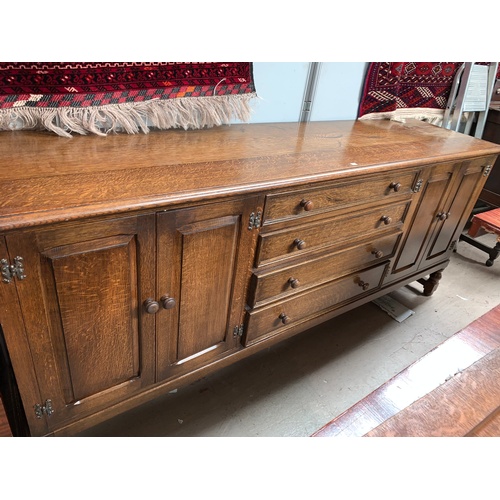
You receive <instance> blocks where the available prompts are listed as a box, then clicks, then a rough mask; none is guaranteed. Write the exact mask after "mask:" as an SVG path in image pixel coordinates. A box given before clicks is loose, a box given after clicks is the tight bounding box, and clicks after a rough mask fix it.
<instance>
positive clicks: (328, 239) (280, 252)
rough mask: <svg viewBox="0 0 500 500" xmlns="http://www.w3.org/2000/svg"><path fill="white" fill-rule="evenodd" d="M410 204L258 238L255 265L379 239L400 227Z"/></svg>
mask: <svg viewBox="0 0 500 500" xmlns="http://www.w3.org/2000/svg"><path fill="white" fill-rule="evenodd" d="M409 204H410V202H406V203H400V204H397V205H388V206H387V205H385V206H383V207H379V208H376V209H372V210H370V211H366V212H356V213H355V215H354V216H353V215H347V216H344V217H336V218H330V219H325V220H320V221H315V222H314V223H309V224H303V225H300V226H293V227H291V228H286V229H282V230H279V231H272V232H269V233H266V234H260V235H259V245H258V249H257V257H256V259H257V260H256V266H260V265H265V264H268V263H270V262H273V261H277V260H281V259H287V258H292V257H297V256H299V255H303V254H307V253H309V252H310V251H313V250H318V249H320V248H323V247H329V246H333V245H338V244H341V243H345V241H346V240H358V241H359V240H360V239H365V238H367V237H370V233H375V234H374V235H372V236H373V237H378V234H380V233H386V232H388V230H390V231H391V232H393V229H394V228H399V227H400V226H401V225H402V223H403V221H404V217H405V215H406V212H407V210H408V206H409Z"/></svg>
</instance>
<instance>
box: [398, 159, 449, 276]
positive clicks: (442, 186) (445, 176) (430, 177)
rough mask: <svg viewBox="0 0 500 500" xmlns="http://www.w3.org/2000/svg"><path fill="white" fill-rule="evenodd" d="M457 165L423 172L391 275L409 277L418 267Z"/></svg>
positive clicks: (439, 166)
mask: <svg viewBox="0 0 500 500" xmlns="http://www.w3.org/2000/svg"><path fill="white" fill-rule="evenodd" d="M453 172H454V165H453V164H452V163H445V164H439V165H436V166H434V167H432V168H430V169H429V170H428V171H427V172H424V175H423V177H422V185H421V191H420V197H419V199H418V200H416V203H417V208H416V210H415V211H414V212H413V216H412V217H411V220H409V221H407V223H409V229H408V232H407V234H406V236H405V238H404V240H403V242H402V247H401V251H400V253H399V255H398V257H397V260H396V262H395V264H394V267H393V271H392V275H393V277H399V275H404V274H408V273H410V272H413V271H414V270H416V269H417V268H418V264H419V262H420V260H421V259H422V256H423V254H424V250H425V248H426V247H427V244H428V242H429V239H430V238H431V235H432V233H433V231H434V229H435V227H436V220H437V214H439V213H440V212H441V211H443V210H444V207H445V203H446V199H447V195H448V191H449V189H450V188H451V185H452V180H453Z"/></svg>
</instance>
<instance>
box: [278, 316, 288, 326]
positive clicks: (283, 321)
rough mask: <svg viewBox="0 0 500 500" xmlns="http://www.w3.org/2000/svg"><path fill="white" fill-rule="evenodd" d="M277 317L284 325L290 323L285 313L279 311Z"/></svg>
mask: <svg viewBox="0 0 500 500" xmlns="http://www.w3.org/2000/svg"><path fill="white" fill-rule="evenodd" d="M279 319H280V320H281V322H282V323H283V324H284V325H286V324H288V323H290V318H289V317H288V316H287V315H286V314H285V313H281V314H280V315H279Z"/></svg>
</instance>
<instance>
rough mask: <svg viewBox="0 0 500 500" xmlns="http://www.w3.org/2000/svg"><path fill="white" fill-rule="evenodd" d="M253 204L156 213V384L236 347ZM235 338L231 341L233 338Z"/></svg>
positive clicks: (233, 203)
mask: <svg viewBox="0 0 500 500" xmlns="http://www.w3.org/2000/svg"><path fill="white" fill-rule="evenodd" d="M258 204H259V199H258V197H249V198H246V199H243V200H234V201H228V202H224V203H215V204H211V205H203V206H199V207H194V208H186V209H181V210H174V211H171V212H164V213H160V214H158V221H157V223H158V226H157V227H158V238H157V256H158V265H157V288H158V289H157V296H158V297H159V300H160V302H161V304H162V307H164V308H165V309H167V310H166V311H164V310H163V311H161V312H160V313H159V314H157V315H156V328H157V339H156V347H157V374H158V380H159V381H161V380H167V379H170V378H174V377H176V376H179V375H182V374H184V373H187V372H190V371H194V370H196V369H198V368H201V367H203V366H204V365H207V364H209V363H211V362H214V361H216V360H217V359H219V358H221V357H224V356H226V355H227V354H229V353H230V352H232V351H233V350H234V349H236V348H237V347H238V345H239V344H240V337H239V326H240V325H241V324H242V322H243V315H244V304H245V293H246V289H247V284H248V281H249V278H250V269H251V263H252V259H253V255H254V251H255V240H256V233H257V230H256V229H253V228H249V220H250V215H251V213H252V212H257V211H258V210H262V209H261V208H260V207H258V206H257V205H258ZM235 333H236V335H235Z"/></svg>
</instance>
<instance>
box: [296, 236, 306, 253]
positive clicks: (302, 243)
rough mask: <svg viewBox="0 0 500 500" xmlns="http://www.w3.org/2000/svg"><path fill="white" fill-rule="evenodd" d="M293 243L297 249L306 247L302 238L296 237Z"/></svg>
mask: <svg viewBox="0 0 500 500" xmlns="http://www.w3.org/2000/svg"><path fill="white" fill-rule="evenodd" d="M293 244H294V245H295V246H296V247H297V248H298V249H299V250H302V249H303V248H305V247H306V242H305V241H304V240H301V239H299V238H296V239H295V240H294V241H293Z"/></svg>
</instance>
